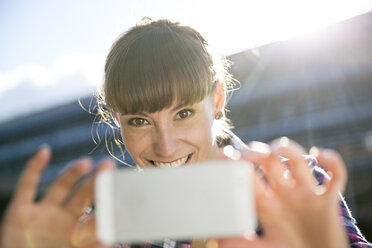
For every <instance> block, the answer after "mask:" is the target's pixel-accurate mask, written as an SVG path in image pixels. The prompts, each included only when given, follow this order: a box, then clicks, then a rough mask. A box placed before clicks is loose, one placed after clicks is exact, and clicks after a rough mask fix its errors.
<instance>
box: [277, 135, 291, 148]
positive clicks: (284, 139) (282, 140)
mask: <svg viewBox="0 0 372 248" xmlns="http://www.w3.org/2000/svg"><path fill="white" fill-rule="evenodd" d="M279 145H280V146H283V147H285V146H289V139H288V137H285V136H284V137H281V138H280V139H279Z"/></svg>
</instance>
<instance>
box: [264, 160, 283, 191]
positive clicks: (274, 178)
mask: <svg viewBox="0 0 372 248" xmlns="http://www.w3.org/2000/svg"><path fill="white" fill-rule="evenodd" d="M262 167H263V169H264V172H265V177H266V178H267V181H268V183H269V185H270V186H271V187H272V189H273V190H275V191H277V190H280V189H281V188H282V187H283V186H287V185H289V184H288V183H287V181H288V180H286V179H285V178H284V173H285V169H286V168H285V166H284V164H283V163H282V162H281V158H280V157H279V156H278V155H277V154H275V153H271V154H270V156H269V157H268V158H267V159H266V160H265V161H264V162H263V164H262Z"/></svg>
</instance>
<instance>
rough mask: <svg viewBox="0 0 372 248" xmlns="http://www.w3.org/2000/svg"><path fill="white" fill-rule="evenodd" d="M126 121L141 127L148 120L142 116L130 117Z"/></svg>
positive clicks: (146, 123)
mask: <svg viewBox="0 0 372 248" xmlns="http://www.w3.org/2000/svg"><path fill="white" fill-rule="evenodd" d="M128 123H129V125H131V126H134V127H142V126H144V125H148V124H149V122H148V121H147V120H145V119H143V118H132V119H130V120H129V121H128Z"/></svg>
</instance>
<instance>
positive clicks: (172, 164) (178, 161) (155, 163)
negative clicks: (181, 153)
mask: <svg viewBox="0 0 372 248" xmlns="http://www.w3.org/2000/svg"><path fill="white" fill-rule="evenodd" d="M187 158H188V156H185V157H183V158H180V159H178V160H176V161H174V162H172V163H162V162H155V161H154V165H155V166H157V167H163V168H166V167H169V168H170V167H178V166H181V165H183V164H185V163H186V160H187Z"/></svg>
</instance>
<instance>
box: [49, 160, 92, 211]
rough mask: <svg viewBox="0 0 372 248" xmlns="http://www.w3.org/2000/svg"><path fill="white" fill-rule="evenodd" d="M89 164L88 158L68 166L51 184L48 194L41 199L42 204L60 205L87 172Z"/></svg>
mask: <svg viewBox="0 0 372 248" xmlns="http://www.w3.org/2000/svg"><path fill="white" fill-rule="evenodd" d="M91 164H92V163H91V160H90V159H89V158H83V159H80V160H78V161H76V162H74V163H72V165H70V166H68V168H67V170H66V171H64V172H63V173H62V174H61V175H60V176H59V177H58V178H57V179H56V181H55V182H54V183H53V184H52V186H51V188H50V189H49V191H48V193H47V194H46V196H45V197H44V198H43V200H42V204H57V205H62V203H63V202H64V201H65V199H66V197H67V196H68V195H69V193H70V192H71V190H72V189H73V186H74V185H75V184H76V183H77V181H78V180H79V179H80V178H81V177H82V176H83V175H84V174H85V173H87V172H88V171H89V169H90V167H91Z"/></svg>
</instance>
